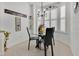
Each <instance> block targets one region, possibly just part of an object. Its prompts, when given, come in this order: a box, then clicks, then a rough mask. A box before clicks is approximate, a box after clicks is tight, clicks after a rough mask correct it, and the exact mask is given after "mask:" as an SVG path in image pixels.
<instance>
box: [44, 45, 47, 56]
mask: <svg viewBox="0 0 79 59" xmlns="http://www.w3.org/2000/svg"><path fill="white" fill-rule="evenodd" d="M44 55H45V56H46V55H47V50H46V45H45V44H44Z"/></svg>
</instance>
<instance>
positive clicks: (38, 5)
mask: <svg viewBox="0 0 79 59" xmlns="http://www.w3.org/2000/svg"><path fill="white" fill-rule="evenodd" d="M53 3H54V2H43V6H46V5H50V4H53ZM30 4H33V5H34V6H35V7H37V8H40V7H41V2H30Z"/></svg>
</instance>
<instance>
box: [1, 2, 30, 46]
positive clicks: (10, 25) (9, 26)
mask: <svg viewBox="0 0 79 59" xmlns="http://www.w3.org/2000/svg"><path fill="white" fill-rule="evenodd" d="M4 9H10V10H13V11H16V12H19V13H23V14H26V15H27V18H23V17H21V31H18V32H15V16H14V15H9V14H5V13H4V15H3V16H4V18H3V20H2V23H3V24H2V27H3V29H4V30H6V31H8V32H11V34H10V38H9V40H8V44H7V47H12V46H13V45H15V44H18V43H21V42H23V41H25V40H28V34H27V31H26V27H27V26H29V19H28V16H29V5H28V3H22V2H14V3H13V2H10V3H9V2H7V3H4Z"/></svg>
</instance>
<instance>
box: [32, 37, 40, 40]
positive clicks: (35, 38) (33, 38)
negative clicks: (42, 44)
mask: <svg viewBox="0 0 79 59" xmlns="http://www.w3.org/2000/svg"><path fill="white" fill-rule="evenodd" d="M37 39H39V38H38V37H31V40H37Z"/></svg>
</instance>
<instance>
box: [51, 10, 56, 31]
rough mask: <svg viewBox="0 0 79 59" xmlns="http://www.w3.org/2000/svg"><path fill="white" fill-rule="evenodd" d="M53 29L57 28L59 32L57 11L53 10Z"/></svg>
mask: <svg viewBox="0 0 79 59" xmlns="http://www.w3.org/2000/svg"><path fill="white" fill-rule="evenodd" d="M51 27H55V30H57V9H52V10H51Z"/></svg>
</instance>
